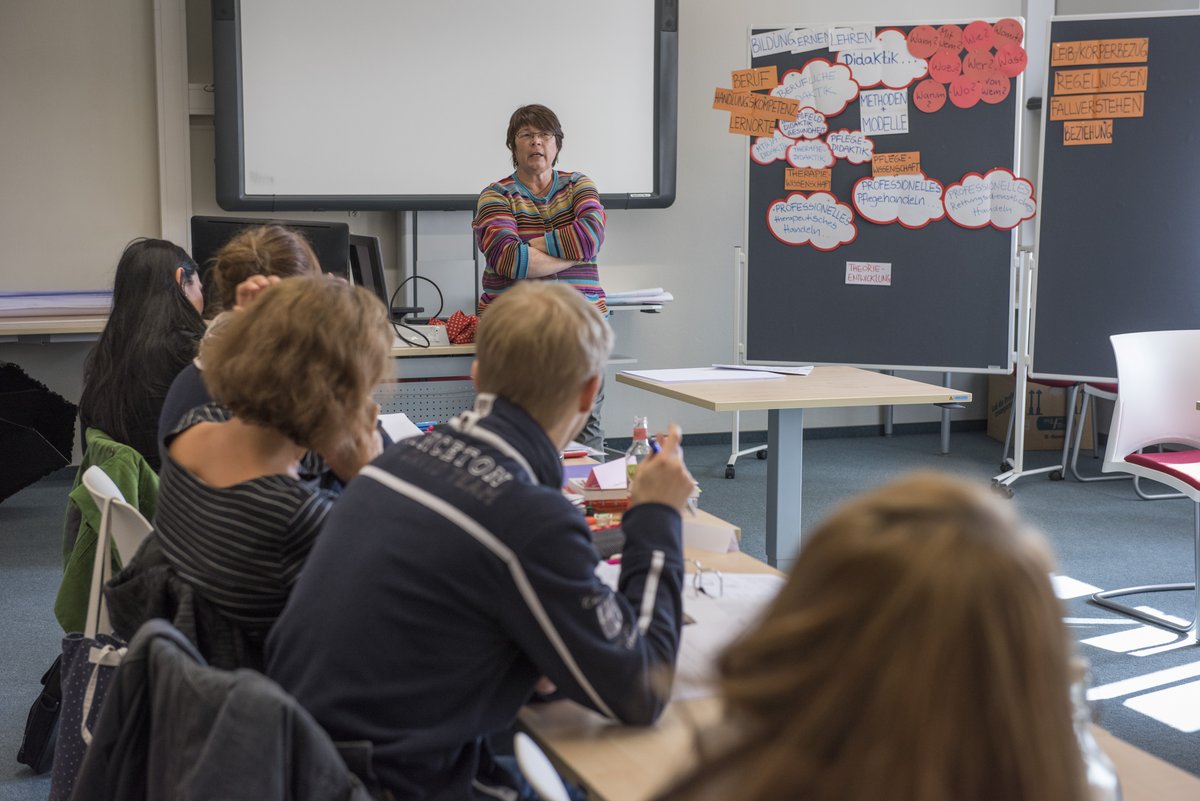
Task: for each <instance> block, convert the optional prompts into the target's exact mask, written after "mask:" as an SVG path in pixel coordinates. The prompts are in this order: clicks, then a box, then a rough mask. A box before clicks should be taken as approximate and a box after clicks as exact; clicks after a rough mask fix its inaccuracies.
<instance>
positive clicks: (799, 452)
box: [767, 409, 804, 572]
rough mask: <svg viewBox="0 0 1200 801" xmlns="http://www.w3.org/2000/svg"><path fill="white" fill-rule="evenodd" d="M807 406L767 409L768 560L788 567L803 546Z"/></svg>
mask: <svg viewBox="0 0 1200 801" xmlns="http://www.w3.org/2000/svg"><path fill="white" fill-rule="evenodd" d="M803 473H804V410H803V409H771V410H770V411H768V412H767V563H768V564H770V565H771V566H772V567H777V568H779V569H780V570H782V571H784V572H786V571H788V570H789V569H790V568H791V566H792V563H793V562H794V561H796V555H797V553H798V552H799V550H800V495H801V489H802V486H803V481H802V478H803Z"/></svg>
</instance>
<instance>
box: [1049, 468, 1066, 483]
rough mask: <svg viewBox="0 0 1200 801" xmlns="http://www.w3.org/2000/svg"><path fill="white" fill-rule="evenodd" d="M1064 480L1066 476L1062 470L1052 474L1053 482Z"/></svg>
mask: <svg viewBox="0 0 1200 801" xmlns="http://www.w3.org/2000/svg"><path fill="white" fill-rule="evenodd" d="M1064 478H1065V476H1064V475H1063V471H1061V470H1055V471H1053V472H1052V473H1050V480H1051V481H1062V480H1063V479H1064Z"/></svg>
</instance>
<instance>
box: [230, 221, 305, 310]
mask: <svg viewBox="0 0 1200 801" xmlns="http://www.w3.org/2000/svg"><path fill="white" fill-rule="evenodd" d="M320 272H321V265H320V262H318V261H317V254H316V253H314V252H313V249H312V246H311V245H309V244H308V240H307V239H305V238H304V235H303V234H301V233H299V232H297V231H293V230H292V229H290V228H284V227H283V226H282V225H260V226H258V227H255V228H247V229H245V230H244V231H242V232H240V233H239V234H238V235H237V236H235V237H234V238H233V239H231V240H229V241H228V242H226V243H225V246H224V247H222V248H221V249H220V250H219V251H217V255H216V256H215V257H214V259H213V266H212V282H213V289H214V291H215V292H216V301H217V306H218V307H219V308H220V309H222V310H227V309H232V308H233V306H234V303H236V301H237V286H238V284H240V283H242V282H243V281H245V280H246V279H247V278H249V277H250V276H252V275H277V276H279V277H280V278H292V277H294V276H298V275H316V274H318V273H320Z"/></svg>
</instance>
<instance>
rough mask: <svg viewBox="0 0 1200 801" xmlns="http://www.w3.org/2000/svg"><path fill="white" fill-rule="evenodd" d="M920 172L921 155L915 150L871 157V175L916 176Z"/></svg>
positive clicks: (878, 154)
mask: <svg viewBox="0 0 1200 801" xmlns="http://www.w3.org/2000/svg"><path fill="white" fill-rule="evenodd" d="M920 171H921V154H920V153H919V152H917V151H915V150H913V151H909V152H903V153H876V154H875V155H873V156H871V174H872V175H874V176H875V177H876V178H878V177H879V176H881V175H916V174H917V173H919V172H920Z"/></svg>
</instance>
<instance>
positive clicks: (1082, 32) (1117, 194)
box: [1032, 13, 1200, 381]
mask: <svg viewBox="0 0 1200 801" xmlns="http://www.w3.org/2000/svg"><path fill="white" fill-rule="evenodd" d="M1137 38H1146V39H1148V42H1147V44H1148V47H1147V49H1146V53H1145V60H1138V61H1122V62H1120V63H1110V64H1103V65H1098V66H1100V67H1105V68H1109V67H1117V66H1121V67H1135V66H1144V67H1146V68H1147V83H1146V89H1145V93H1144V98H1143V99H1144V104H1143V105H1142V108H1141V112H1142V114H1143V116H1141V117H1125V118H1114V119H1112V121H1111V130H1112V144H1096V145H1067V144H1064V126H1065V123H1064V121H1062V120H1053V119H1051V113H1050V111H1051V105H1052V103H1054V102H1055V98H1056V97H1057V98H1059V99H1060V100H1061V99H1062V98H1063V97H1064V95H1063V94H1062V93H1061V92H1055V84H1054V81H1055V75H1056V73H1060V72H1066V71H1071V70H1078V69H1088V68H1090V67H1084V66H1053V65H1051V66H1050V67H1049V69H1048V71H1047V82H1048V87H1047V89H1046V91H1045V93H1044V95H1043V104H1042V105H1043V119H1044V123H1043V131H1044V136H1043V139H1042V167H1041V173H1040V174H1041V176H1042V177H1041V181H1040V183H1041V210H1040V215H1039V216H1040V220H1039V223H1038V235H1037V242H1036V245H1035V255H1036V256H1037V273H1036V275H1037V296H1036V304H1035V306H1034V311H1035V320H1036V322H1035V327H1034V337H1033V370H1032V373H1033V374H1035V375H1039V376H1047V377H1067V378H1104V379H1108V380H1110V381H1111V380H1114V379H1115V377H1116V362H1115V360H1114V359H1113V353H1112V346H1111V344H1110V343H1109V339H1108V338H1109V336H1110V335H1112V334H1120V333H1127V332H1131V331H1156V330H1169V329H1181V328H1197V327H1200V233H1198V232H1197V225H1198V224H1200V193H1198V189H1200V158H1197V141H1196V140H1197V131H1198V128H1200V102H1198V100H1197V98H1198V97H1200V61H1198V60H1197V47H1198V46H1200V16H1197V15H1196V14H1195V13H1190V14H1168V15H1146V16H1140V17H1104V18H1100V17H1087V18H1079V17H1072V18H1062V17H1056V18H1054V19H1053V20H1051V24H1050V42H1051V48H1050V52H1051V53H1053V52H1054V43H1056V42H1058V43H1061V42H1085V41H1095V40H1114V39H1137ZM1116 57H1118V58H1127V57H1129V56H1127V55H1126V56H1122V55H1117V56H1116ZM1138 58H1140V57H1138ZM1059 80H1065V79H1061V78H1060V79H1059ZM1071 80H1072V82H1074V80H1075V79H1074V78H1072V79H1071ZM1118 110H1120V109H1118ZM1073 113H1077V112H1073ZM1121 113H1127V112H1126V111H1121Z"/></svg>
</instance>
